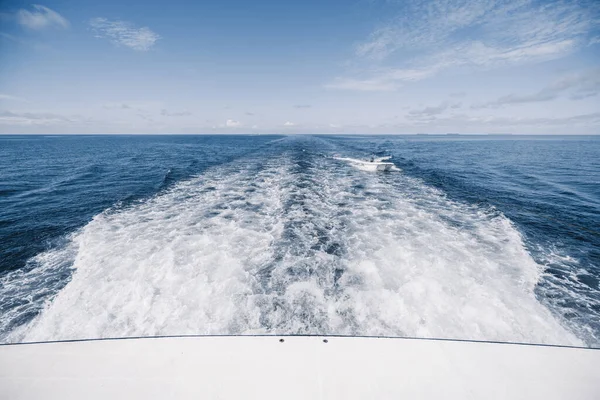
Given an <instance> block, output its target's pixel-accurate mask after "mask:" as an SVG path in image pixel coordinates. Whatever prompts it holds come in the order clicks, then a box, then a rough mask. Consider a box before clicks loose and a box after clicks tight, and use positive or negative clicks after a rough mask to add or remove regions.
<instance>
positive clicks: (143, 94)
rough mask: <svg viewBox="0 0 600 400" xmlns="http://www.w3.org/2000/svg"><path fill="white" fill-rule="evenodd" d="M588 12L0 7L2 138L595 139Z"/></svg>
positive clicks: (250, 5)
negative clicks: (302, 135) (344, 135)
mask: <svg viewBox="0 0 600 400" xmlns="http://www.w3.org/2000/svg"><path fill="white" fill-rule="evenodd" d="M599 93H600V2H598V1H595V0H582V1H552V2H547V1H546V2H542V1H531V0H514V1H504V0H483V1H463V0H440V1H422V0H415V1H411V0H406V1H395V0H387V1H385V0H383V1H377V0H357V1H351V0H346V1H337V0H333V1H312V0H304V1H301V2H292V1H285V2H274V1H254V2H248V1H241V0H238V1H236V0H222V1H214V2H213V1H198V2H191V1H190V2H188V1H185V2H184V1H169V2H164V1H160V2H158V1H126V2H125V1H118V2H117V1H94V2H92V1H85V0H78V1H73V0H62V1H44V2H43V3H40V4H31V3H29V2H23V1H10V0H4V1H3V2H1V3H0V133H279V132H283V133H286V132H287V133H362V134H364V133H377V134H381V133H446V132H460V133H524V134H544V133H548V134H598V133H600V95H599Z"/></svg>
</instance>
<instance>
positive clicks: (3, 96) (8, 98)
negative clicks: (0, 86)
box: [0, 93, 25, 101]
mask: <svg viewBox="0 0 600 400" xmlns="http://www.w3.org/2000/svg"><path fill="white" fill-rule="evenodd" d="M0 101H25V99H23V98H21V97H17V96H11V95H10V94H3V93H0Z"/></svg>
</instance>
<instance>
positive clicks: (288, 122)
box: [283, 121, 296, 126]
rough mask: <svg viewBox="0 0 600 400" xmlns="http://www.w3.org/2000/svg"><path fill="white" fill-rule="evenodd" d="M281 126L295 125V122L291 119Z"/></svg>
mask: <svg viewBox="0 0 600 400" xmlns="http://www.w3.org/2000/svg"><path fill="white" fill-rule="evenodd" d="M283 126H296V124H295V123H293V122H291V121H287V122H286V123H285V124H283Z"/></svg>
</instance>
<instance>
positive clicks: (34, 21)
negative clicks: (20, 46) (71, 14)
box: [16, 4, 69, 30]
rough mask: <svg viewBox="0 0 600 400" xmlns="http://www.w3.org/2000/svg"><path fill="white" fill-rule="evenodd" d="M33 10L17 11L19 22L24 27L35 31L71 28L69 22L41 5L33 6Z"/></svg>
mask: <svg viewBox="0 0 600 400" xmlns="http://www.w3.org/2000/svg"><path fill="white" fill-rule="evenodd" d="M31 8H32V9H33V10H32V11H29V10H25V9H21V10H19V11H17V14H16V18H17V22H18V23H19V24H21V25H22V26H24V27H26V28H29V29H33V30H41V29H46V28H51V27H52V28H63V29H66V28H68V27H69V21H67V19H66V18H65V17H63V16H62V15H60V14H59V13H57V12H56V11H54V10H51V9H49V8H48V7H45V6H41V5H39V4H33V5H32V6H31Z"/></svg>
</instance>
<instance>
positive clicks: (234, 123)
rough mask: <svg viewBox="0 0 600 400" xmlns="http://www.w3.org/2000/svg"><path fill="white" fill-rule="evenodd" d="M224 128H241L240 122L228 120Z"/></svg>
mask: <svg viewBox="0 0 600 400" xmlns="http://www.w3.org/2000/svg"><path fill="white" fill-rule="evenodd" d="M225 126H226V127H227V128H239V127H241V126H242V123H241V122H240V121H235V120H233V119H228V120H227V122H225Z"/></svg>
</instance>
